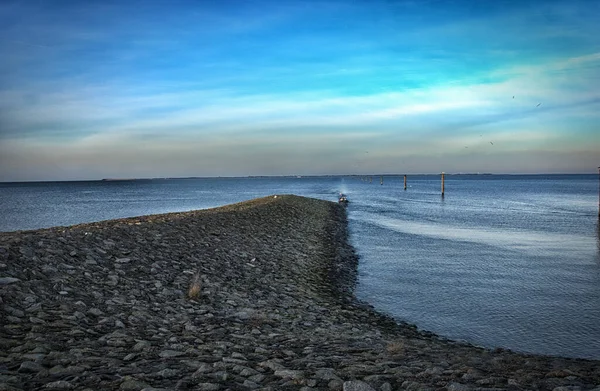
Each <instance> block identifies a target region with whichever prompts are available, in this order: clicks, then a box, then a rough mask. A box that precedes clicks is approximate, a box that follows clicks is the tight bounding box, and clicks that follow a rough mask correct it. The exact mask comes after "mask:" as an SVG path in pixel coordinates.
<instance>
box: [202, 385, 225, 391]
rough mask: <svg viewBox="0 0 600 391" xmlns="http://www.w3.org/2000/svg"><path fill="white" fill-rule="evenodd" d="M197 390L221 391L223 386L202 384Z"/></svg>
mask: <svg viewBox="0 0 600 391" xmlns="http://www.w3.org/2000/svg"><path fill="white" fill-rule="evenodd" d="M197 389H198V390H200V391H218V390H220V389H221V386H219V385H218V384H215V383H200V384H198V388H197Z"/></svg>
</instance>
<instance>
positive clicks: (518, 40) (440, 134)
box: [0, 0, 600, 181]
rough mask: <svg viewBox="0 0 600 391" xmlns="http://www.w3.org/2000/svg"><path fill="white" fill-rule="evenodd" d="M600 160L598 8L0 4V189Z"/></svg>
mask: <svg viewBox="0 0 600 391" xmlns="http://www.w3.org/2000/svg"><path fill="white" fill-rule="evenodd" d="M599 165H600V2H598V1H596V0H594V1H581V0H568V1H562V0H561V1H552V0H550V1H543V2H542V1H531V0H520V1H514V2H513V1H503V0H496V1H489V2H488V1H458V0H457V1H409V0H403V1H392V0H382V1H359V0H354V1H336V0H330V1H294V0H291V1H263V0H255V1H229V0H219V1H217V0H215V1H182V0H174V1H166V0H165V1H153V0H147V1H127V2H125V1H113V0H108V1H67V0H54V1H35V0H30V1H13V0H8V1H6V0H5V1H2V2H1V3H0V181H32V180H85V179H102V178H139V177H141V178H153V177H187V176H246V175H323V174H369V173H373V174H379V173H398V174H412V173H439V172H441V171H445V172H452V173H459V172H491V173H594V172H596V170H597V167H598V166H599Z"/></svg>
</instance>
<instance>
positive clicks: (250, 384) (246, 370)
mask: <svg viewBox="0 0 600 391" xmlns="http://www.w3.org/2000/svg"><path fill="white" fill-rule="evenodd" d="M346 224H347V222H346V213H345V210H344V208H343V207H342V206H340V205H338V204H336V203H332V202H327V201H320V200H313V199H308V198H302V197H297V196H290V195H284V196H271V197H266V198H261V199H256V200H253V201H248V202H244V203H240V204H235V205H230V206H226V207H222V208H216V209H211V210H202V211H193V212H186V213H171V214H163V215H154V216H144V217H137V218H129V219H120V220H111V221H104V222H99V223H93V224H82V225H77V226H72V227H57V228H51V229H43V230H36V231H23V232H13V233H0V321H1V327H0V390H36V389H43V390H46V389H53V390H158V389H163V390H188V389H189V390H253V389H261V390H365V391H369V390H381V391H385V390H400V389H405V390H453V391H469V390H526V389H534V390H555V391H566V390H589V389H596V390H598V391H600V362H598V361H591V360H577V359H566V358H555V357H543V356H534V355H523V354H517V353H513V352H510V351H505V350H488V349H482V348H477V347H473V346H470V345H466V344H460V343H456V342H452V341H447V340H444V339H442V338H438V337H436V336H435V335H433V334H430V333H425V332H420V331H417V329H416V328H415V327H414V326H411V325H408V324H397V323H396V322H394V321H392V320H391V319H389V318H387V317H385V316H383V315H381V314H378V313H377V312H375V311H373V310H372V309H371V308H370V307H369V306H367V305H364V304H361V303H359V302H357V301H356V300H354V299H353V296H352V288H353V286H354V283H355V277H356V266H357V257H356V255H355V253H354V251H353V249H352V248H351V247H350V245H349V244H348V242H347V237H346V235H347V227H346Z"/></svg>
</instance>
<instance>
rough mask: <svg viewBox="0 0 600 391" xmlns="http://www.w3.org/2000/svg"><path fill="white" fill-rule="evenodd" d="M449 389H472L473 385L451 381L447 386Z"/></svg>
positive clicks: (462, 390) (457, 390)
mask: <svg viewBox="0 0 600 391" xmlns="http://www.w3.org/2000/svg"><path fill="white" fill-rule="evenodd" d="M446 389H448V391H470V390H471V389H472V387H470V386H468V385H466V384H461V383H450V384H448V385H447V386H446Z"/></svg>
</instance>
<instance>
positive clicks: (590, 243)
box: [352, 212, 596, 262]
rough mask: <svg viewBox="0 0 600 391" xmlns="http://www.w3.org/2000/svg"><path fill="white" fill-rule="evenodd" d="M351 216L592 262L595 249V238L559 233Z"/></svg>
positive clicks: (431, 234)
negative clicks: (568, 253)
mask: <svg viewBox="0 0 600 391" xmlns="http://www.w3.org/2000/svg"><path fill="white" fill-rule="evenodd" d="M352 218H354V219H357V220H362V221H364V222H367V223H369V224H375V225H378V226H381V227H385V228H388V229H391V230H394V231H396V232H403V233H407V234H411V235H421V236H428V237H432V238H437V239H445V240H453V241H463V242H473V243H481V244H486V245H489V246H495V247H500V248H503V249H507V250H511V251H522V252H526V253H529V254H531V255H546V256H550V255H555V256H560V255H561V254H564V252H565V251H569V252H570V253H571V254H572V255H576V256H577V257H580V258H581V259H585V260H588V261H590V262H592V259H593V256H594V255H595V253H596V251H595V249H594V246H595V244H596V241H595V240H594V238H591V237H590V238H588V237H582V236H578V235H568V234H560V233H549V232H537V231H530V230H519V229H494V228H488V227H472V228H465V227H460V226H456V225H452V224H442V223H435V222H424V221H411V220H403V219H399V218H392V217H386V216H381V215H377V214H374V213H366V212H357V213H356V214H355V215H354V216H353V217H352Z"/></svg>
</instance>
